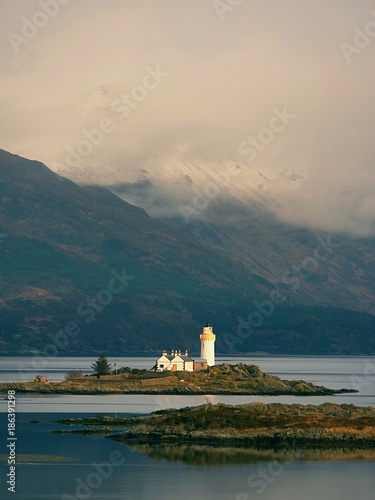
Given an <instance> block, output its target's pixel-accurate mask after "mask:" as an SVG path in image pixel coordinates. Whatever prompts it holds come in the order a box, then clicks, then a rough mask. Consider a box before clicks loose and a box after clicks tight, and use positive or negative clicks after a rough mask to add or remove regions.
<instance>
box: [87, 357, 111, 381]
mask: <svg viewBox="0 0 375 500" xmlns="http://www.w3.org/2000/svg"><path fill="white" fill-rule="evenodd" d="M91 368H92V369H93V370H94V372H95V373H96V375H97V376H98V377H100V375H109V374H110V373H111V364H110V363H108V359H107V358H106V357H105V356H104V354H102V355H101V356H99V357H98V359H97V360H96V361H95V363H93V364H92V365H91Z"/></svg>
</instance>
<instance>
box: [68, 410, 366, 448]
mask: <svg viewBox="0 0 375 500" xmlns="http://www.w3.org/2000/svg"><path fill="white" fill-rule="evenodd" d="M60 423H61V424H63V425H65V426H66V425H68V426H74V427H75V429H74V430H72V431H67V430H63V431H61V432H73V433H74V432H79V433H86V434H101V435H105V436H107V437H110V438H111V439H115V440H117V441H121V442H124V443H126V444H130V445H132V444H136V445H141V444H142V443H143V444H155V445H160V444H164V445H165V444H175V443H179V444H181V445H182V444H185V443H186V444H189V443H190V444H200V445H215V446H232V447H233V446H234V447H238V446H240V447H246V448H248V447H252V448H255V449H263V450H264V449H274V448H280V447H284V448H307V449H314V448H319V449H322V448H327V449H336V448H342V447H345V448H346V449H351V448H352V449H354V448H356V449H358V448H360V449H372V448H374V446H375V408H372V407H357V406H354V405H348V404H342V405H336V404H332V403H324V404H322V405H319V406H314V405H301V404H293V405H287V404H281V403H269V404H264V403H250V404H246V405H240V406H234V405H225V404H217V405H212V404H210V403H207V404H205V405H201V406H197V407H187V408H182V409H179V410H161V411H157V412H154V413H152V414H151V415H148V416H141V417H130V418H119V419H114V418H111V417H101V418H88V419H67V420H61V421H60ZM77 426H78V428H77ZM82 427H83V429H82Z"/></svg>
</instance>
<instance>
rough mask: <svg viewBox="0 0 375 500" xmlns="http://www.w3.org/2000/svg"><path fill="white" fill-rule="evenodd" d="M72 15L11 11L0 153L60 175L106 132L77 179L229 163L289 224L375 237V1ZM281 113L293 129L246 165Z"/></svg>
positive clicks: (84, 4)
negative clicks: (249, 147)
mask: <svg viewBox="0 0 375 500" xmlns="http://www.w3.org/2000/svg"><path fill="white" fill-rule="evenodd" d="M61 1H62V2H63V3H66V4H65V5H62V4H60V3H59V0H49V1H48V0H0V90H1V92H0V107H1V111H2V120H1V124H0V137H1V141H0V148H2V149H5V150H8V151H10V152H12V153H16V154H20V155H22V156H25V157H28V158H32V159H38V160H41V161H43V162H44V163H45V164H46V165H47V166H49V167H50V168H52V169H54V170H59V168H58V167H56V165H57V164H60V165H66V164H67V151H68V149H69V148H73V149H75V148H76V147H77V145H78V144H79V143H80V141H82V139H84V138H85V136H84V133H83V131H84V130H86V131H90V130H92V129H95V128H97V127H99V125H100V124H101V123H102V120H103V119H106V120H107V122H106V125H107V129H106V132H105V133H103V139H102V140H101V141H99V144H97V145H95V147H93V148H92V152H90V154H88V155H87V156H80V158H79V160H77V169H78V170H84V171H85V172H86V173H87V172H88V173H89V174H90V172H98V171H102V172H105V175H106V181H105V183H107V184H111V182H118V181H119V180H123V181H134V180H136V179H137V178H138V177H139V172H140V171H143V170H147V171H148V172H152V173H153V175H154V176H156V177H157V176H158V175H160V178H162V177H163V175H164V176H165V171H164V170H163V169H164V168H166V165H168V169H169V170H168V172H170V165H171V161H172V160H171V159H174V158H177V160H176V161H182V162H187V163H189V162H193V163H194V162H198V164H200V165H202V164H205V162H207V164H209V165H210V168H214V169H215V168H216V169H218V170H221V169H222V168H223V165H225V164H226V162H227V161H228V158H232V159H234V160H235V161H238V162H240V163H241V168H242V172H241V175H242V176H244V177H246V176H249V177H250V176H251V175H252V174H253V173H254V172H257V173H261V174H262V175H264V176H265V177H266V178H267V179H272V183H271V184H272V185H271V184H270V186H271V187H270V188H269V189H270V191H271V192H272V193H273V194H274V195H275V197H276V198H277V207H276V208H275V207H274V208H275V209H277V213H278V215H279V217H280V218H281V219H282V220H285V221H290V222H293V223H296V224H306V225H309V226H311V227H317V228H320V229H324V230H332V231H335V230H339V231H351V232H353V233H355V234H374V233H375V224H374V221H375V162H374V159H375V140H374V130H375V99H374V89H375V71H374V61H375V1H373V0H243V2H241V1H240V0H216V2H215V0H71V1H68V0H61ZM42 5H46V7H45V9H46V10H47V11H48V9H52V10H49V13H48V12H47V13H45V14H44V13H43V12H44V11H43V8H42ZM47 5H48V6H49V7H48V8H47ZM231 5H232V6H231ZM235 5H236V6H235ZM225 6H226V7H225ZM41 13H42V14H41ZM28 23H29V24H28ZM35 24H39V25H41V26H40V27H35ZM356 30H357V31H356ZM358 30H363V33H364V35H363V34H362V35H361V36H359V35H358V33H360V31H358ZM366 31H367V33H368V34H367V35H366ZM355 37H356V38H355ZM344 43H346V44H347V45H346V46H345V47H346V48H344V46H343V44H344ZM350 47H351V48H350ZM344 52H345V53H344ZM150 71H151V73H153V74H155V73H156V74H159V77H156V80H155V78H154V79H151V77H148V78H147V79H146V80H145V78H146V77H147V75H148V74H149V73H150ZM160 75H161V76H160ZM157 79H159V81H157ZM145 82H146V83H145ZM146 86H148V89H146V90H145V87H146ZM140 87H142V88H140ZM151 87H152V88H151ZM127 95H131V96H133V97H134V96H135V98H136V99H137V98H138V97H139V100H138V102H136V101H134V99H133V98H132V97H131V101H130V106H133V108H130V107H129V105H127V104H124V103H120V101H121V99H123V100H124V99H126V96H127ZM121 105H122V108H119V106H121ZM275 109H277V110H280V111H282V110H283V109H287V111H288V113H290V114H293V115H295V118H293V119H292V120H291V121H290V124H288V125H287V126H285V127H284V129H283V130H282V131H280V132H277V133H275V134H274V135H275V136H274V138H272V140H271V141H270V142H269V143H267V144H266V145H265V146H264V148H263V149H262V150H261V151H258V153H257V156H256V158H255V159H254V160H253V161H251V162H248V163H247V164H246V156H243V155H242V156H241V154H240V153H239V151H238V146H239V144H241V143H242V142H243V141H246V140H247V138H248V137H249V136H253V137H254V136H255V137H257V136H258V134H259V133H260V131H261V130H262V129H264V128H265V127H269V124H270V121H271V119H272V117H273V116H274V110H275ZM108 120H110V122H108ZM108 123H110V124H111V126H109V125H108ZM109 130H110V131H109ZM67 148H68V149H67ZM67 166H68V167H71V166H72V165H67ZM142 169H143V170H142ZM112 171H113V172H114V175H113V178H112V177H111V172H112ZM284 171H287V172H289V173H291V174H293V175H294V174H296V175H297V177H298V178H299V181H298V182H297V183H292V184H293V185H292V186H291V185H288V186H287V185H285V183H283V182H281V181H280V172H284ZM171 189H173V186H172V187H171ZM175 189H177V188H175ZM249 196H250V195H249Z"/></svg>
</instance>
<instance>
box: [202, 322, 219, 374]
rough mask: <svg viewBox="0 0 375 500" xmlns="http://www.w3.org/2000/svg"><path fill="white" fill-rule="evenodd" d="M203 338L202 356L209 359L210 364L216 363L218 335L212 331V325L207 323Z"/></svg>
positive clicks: (208, 363)
mask: <svg viewBox="0 0 375 500" xmlns="http://www.w3.org/2000/svg"><path fill="white" fill-rule="evenodd" d="M200 339H201V358H203V359H206V360H207V365H208V366H213V365H214V364H215V340H216V335H215V334H214V332H213V331H212V326H211V325H210V324H209V323H206V324H205V325H204V327H203V331H202V333H201V335H200Z"/></svg>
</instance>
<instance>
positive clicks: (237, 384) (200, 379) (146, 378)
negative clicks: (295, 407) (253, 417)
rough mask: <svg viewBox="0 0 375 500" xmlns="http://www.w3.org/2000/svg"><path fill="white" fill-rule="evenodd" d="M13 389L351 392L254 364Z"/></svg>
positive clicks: (24, 385) (5, 388)
mask: <svg viewBox="0 0 375 500" xmlns="http://www.w3.org/2000/svg"><path fill="white" fill-rule="evenodd" d="M9 389H14V390H16V391H17V393H28V392H34V393H42V394H97V395H100V394H180V395H182V394H186V395H195V394H200V395H202V394H226V395H268V396H279V395H293V396H324V395H332V394H340V393H347V392H357V391H355V390H353V389H340V390H335V389H328V388H327V387H323V386H316V385H314V384H311V383H309V382H304V381H303V380H282V379H281V378H279V377H276V376H273V375H268V374H266V373H263V372H262V371H261V370H260V369H259V367H258V366H257V365H245V364H243V363H238V364H236V365H230V364H226V363H223V364H221V365H214V366H210V367H208V368H207V369H206V370H202V371H199V372H187V371H176V372H162V373H158V372H151V371H147V370H137V373H136V374H132V373H122V374H118V375H105V376H101V377H100V378H96V377H92V376H86V377H81V378H78V379H76V380H68V381H65V382H50V383H40V382H38V383H37V382H16V383H7V384H0V393H5V392H6V391H8V390H9Z"/></svg>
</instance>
